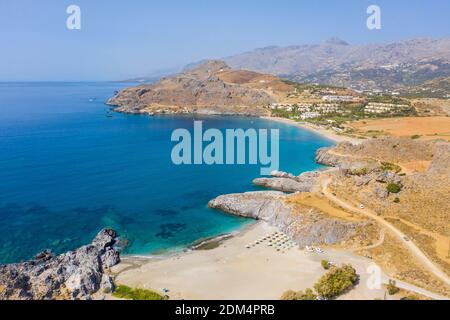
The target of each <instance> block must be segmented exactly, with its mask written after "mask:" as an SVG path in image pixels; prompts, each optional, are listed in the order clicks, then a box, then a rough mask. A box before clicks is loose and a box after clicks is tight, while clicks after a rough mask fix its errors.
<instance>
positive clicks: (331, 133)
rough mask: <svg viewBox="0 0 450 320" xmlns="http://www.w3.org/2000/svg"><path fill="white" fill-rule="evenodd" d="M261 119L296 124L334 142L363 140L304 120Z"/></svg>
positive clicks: (359, 141) (358, 141)
mask: <svg viewBox="0 0 450 320" xmlns="http://www.w3.org/2000/svg"><path fill="white" fill-rule="evenodd" d="M262 119H266V120H272V121H277V122H281V123H285V124H288V125H293V126H297V127H300V128H302V129H305V130H310V131H313V132H315V133H317V134H319V135H321V136H323V137H325V138H327V139H330V140H333V141H335V142H351V143H353V144H360V143H361V142H362V141H363V140H359V139H356V138H352V137H349V136H345V135H339V134H337V133H336V132H334V131H332V130H328V129H324V128H320V127H318V126H314V125H312V124H309V123H305V122H297V121H294V120H291V119H286V118H279V117H262Z"/></svg>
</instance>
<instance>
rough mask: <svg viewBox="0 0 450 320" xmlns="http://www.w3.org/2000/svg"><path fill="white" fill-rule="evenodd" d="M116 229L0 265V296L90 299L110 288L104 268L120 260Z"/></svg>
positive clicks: (13, 298) (38, 298)
mask: <svg viewBox="0 0 450 320" xmlns="http://www.w3.org/2000/svg"><path fill="white" fill-rule="evenodd" d="M116 238H117V233H116V232H115V231H114V230H111V229H104V230H102V231H101V232H100V233H99V234H98V235H97V236H96V237H95V239H94V240H93V241H92V243H91V244H89V245H86V246H83V247H81V248H79V249H76V250H74V251H71V252H67V253H64V254H61V255H59V256H54V255H53V254H52V253H51V252H50V251H44V252H42V253H40V254H38V255H37V256H36V257H35V259H34V260H32V261H27V262H23V263H18V264H10V265H0V300H5V299H10V300H42V299H92V298H93V296H95V295H96V294H97V295H98V294H102V293H107V292H111V291H112V290H113V289H114V284H113V281H112V278H111V277H110V276H109V275H108V273H107V271H108V269H109V268H111V267H112V266H114V265H116V264H118V263H119V262H120V257H119V252H118V251H117V250H116V249H114V244H115V242H116Z"/></svg>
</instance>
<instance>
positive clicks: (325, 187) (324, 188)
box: [322, 178, 450, 285]
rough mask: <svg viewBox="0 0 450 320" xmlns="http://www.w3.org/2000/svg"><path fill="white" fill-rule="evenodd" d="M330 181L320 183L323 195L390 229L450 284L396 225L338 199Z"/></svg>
mask: <svg viewBox="0 0 450 320" xmlns="http://www.w3.org/2000/svg"><path fill="white" fill-rule="evenodd" d="M330 182H331V178H328V179H326V180H325V181H323V185H322V192H323V193H324V195H325V196H326V197H327V198H328V199H329V200H331V201H333V202H334V203H336V204H337V205H340V206H341V207H343V208H345V209H347V210H349V211H352V212H355V213H359V214H362V215H365V216H367V217H369V218H371V219H373V220H375V221H376V222H378V223H379V224H380V225H382V226H384V227H386V228H387V229H388V230H390V231H392V233H393V234H394V235H395V236H396V237H397V238H398V239H399V240H400V241H401V242H402V243H403V245H404V246H405V247H406V248H408V249H409V251H410V252H411V253H412V254H413V255H414V256H415V257H416V259H417V260H418V261H420V262H421V263H422V265H423V266H424V267H425V268H426V269H427V270H428V271H430V272H431V273H433V274H434V275H435V276H436V277H438V278H439V279H441V280H442V281H444V282H445V283H446V284H447V285H450V277H449V276H448V275H447V274H446V273H444V272H443V271H442V270H441V269H440V268H438V267H437V266H436V265H435V264H434V263H433V262H432V261H431V260H430V259H429V258H428V257H427V256H426V255H425V254H424V253H423V251H422V250H420V249H419V247H417V246H416V245H415V244H414V243H413V242H412V241H408V240H406V239H408V238H407V236H406V235H405V234H404V233H403V232H401V231H400V230H398V229H397V228H396V227H394V226H393V225H392V224H390V223H389V222H387V221H386V220H384V219H383V218H381V217H379V216H378V215H377V214H376V213H374V212H373V211H371V210H370V209H367V208H365V209H360V208H356V207H355V206H353V205H352V204H350V203H348V202H346V201H344V200H342V199H339V198H337V197H335V196H333V194H332V193H331V192H330V191H329V190H328V185H329V184H330Z"/></svg>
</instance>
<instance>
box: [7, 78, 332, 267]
mask: <svg viewBox="0 0 450 320" xmlns="http://www.w3.org/2000/svg"><path fill="white" fill-rule="evenodd" d="M128 85H130V84H124V83H31V84H30V83H14V84H10V83H0V262H2V263H7V262H16V261H20V260H24V259H29V258H31V257H32V256H33V255H34V254H36V253H37V252H39V251H41V250H43V249H46V248H50V249H52V250H53V251H54V252H57V253H59V252H63V251H66V250H71V249H74V248H76V247H78V246H80V245H83V244H86V243H89V242H90V241H91V239H92V238H93V237H94V235H95V234H96V233H97V232H98V231H99V230H100V229H101V228H103V227H112V228H115V229H116V230H118V231H119V232H120V234H121V235H122V236H123V237H124V238H126V239H128V241H129V246H128V249H127V253H130V254H150V253H156V252H161V251H163V250H168V249H176V248H183V247H184V246H186V245H188V244H190V243H192V242H193V241H195V240H198V239H199V238H203V237H209V236H214V235H218V234H221V233H225V232H230V231H233V230H236V229H238V228H239V227H242V226H243V225H245V224H247V223H250V221H248V220H244V219H239V218H236V217H233V216H229V215H226V214H222V213H220V212H215V211H213V210H210V209H208V208H207V202H208V201H209V200H211V199H212V198H214V197H216V196H218V195H220V194H224V193H233V192H242V191H248V190H254V189H255V188H254V187H253V186H252V185H251V181H252V179H254V178H256V177H258V176H259V169H260V168H259V166H248V165H246V166H181V167H180V166H175V165H173V164H172V162H171V159H170V152H171V149H172V147H173V143H172V142H171V141H170V136H171V133H172V131H173V130H174V129H176V128H192V126H193V118H192V117H169V116H167V117H163V116H158V117H148V116H133V115H123V114H114V115H113V117H112V118H109V117H106V112H107V109H108V108H107V107H106V106H105V105H104V101H105V100H106V99H107V98H108V97H110V96H111V95H112V94H113V92H114V90H118V89H120V88H122V87H124V86H128ZM197 119H198V118H197ZM202 120H204V121H205V123H204V127H206V128H207V127H215V128H220V129H226V128H230V129H231V128H244V129H245V128H250V127H252V128H279V129H280V135H281V142H280V166H281V168H280V169H281V170H284V171H289V172H294V173H297V174H298V173H301V172H303V171H308V170H312V169H315V168H317V165H316V164H315V163H314V152H315V150H316V149H317V148H319V147H322V146H326V145H330V144H331V142H330V141H327V140H324V139H323V138H321V137H319V136H317V135H314V134H312V133H311V132H308V131H304V130H301V129H299V128H295V127H291V126H286V125H284V124H279V123H275V122H270V121H266V120H260V119H252V118H239V117H208V118H204V119H202Z"/></svg>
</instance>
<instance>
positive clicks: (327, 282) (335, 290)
mask: <svg viewBox="0 0 450 320" xmlns="http://www.w3.org/2000/svg"><path fill="white" fill-rule="evenodd" d="M358 278H359V277H358V275H357V274H356V270H355V269H354V268H353V267H352V266H351V265H343V266H342V267H339V268H338V267H332V268H331V269H330V271H328V272H327V273H326V274H325V275H324V276H323V277H322V278H320V279H319V281H318V282H317V283H316V284H315V285H314V288H315V289H316V291H317V293H318V294H319V295H320V296H321V297H324V298H327V299H331V298H334V297H337V296H339V295H341V294H342V293H344V292H345V291H347V290H348V289H350V288H352V287H353V286H354V285H355V284H356V282H357V281H358Z"/></svg>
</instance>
